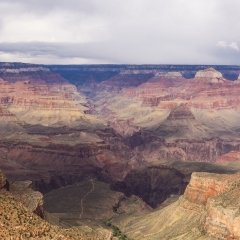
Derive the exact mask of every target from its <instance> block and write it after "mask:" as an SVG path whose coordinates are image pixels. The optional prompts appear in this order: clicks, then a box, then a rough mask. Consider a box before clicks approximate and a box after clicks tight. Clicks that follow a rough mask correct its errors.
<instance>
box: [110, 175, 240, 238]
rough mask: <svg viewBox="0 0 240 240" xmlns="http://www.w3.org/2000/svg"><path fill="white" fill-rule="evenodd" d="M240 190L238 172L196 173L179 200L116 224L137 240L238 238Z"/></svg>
mask: <svg viewBox="0 0 240 240" xmlns="http://www.w3.org/2000/svg"><path fill="white" fill-rule="evenodd" d="M239 189H240V188H239V173H237V174H234V175H220V174H209V173H193V174H192V178H191V181H190V183H189V185H188V186H187V189H186V191H185V193H184V195H183V196H182V197H180V198H179V200H178V201H176V202H174V203H172V204H170V205H168V206H166V207H165V208H160V209H157V210H155V211H154V212H152V213H149V214H148V215H144V216H139V217H131V216H130V217H129V216H126V218H123V217H122V218H119V219H117V218H116V219H114V220H113V224H115V225H117V226H118V227H120V228H121V229H122V230H123V231H125V232H126V233H127V234H128V236H130V237H133V238H134V239H151V240H152V239H189V240H190V239H191V240H193V239H239V238H240V233H239V229H240V228H239V224H240V215H239V211H238V209H239V201H238V199H239Z"/></svg>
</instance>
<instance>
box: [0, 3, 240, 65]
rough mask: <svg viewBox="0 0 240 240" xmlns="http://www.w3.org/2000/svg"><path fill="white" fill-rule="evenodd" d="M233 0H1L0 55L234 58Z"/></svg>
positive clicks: (87, 59) (171, 60)
mask: <svg viewBox="0 0 240 240" xmlns="http://www.w3.org/2000/svg"><path fill="white" fill-rule="evenodd" d="M239 9H240V1H237V0H194V1H189V0H131V1H127V0H121V1H120V0H101V1H99V0H71V1H65V0H51V1H47V0H41V1H38V0H11V1H8V0H1V2H0V61H22V62H35V63H46V64H49V63H50V64H51V63H64V64H71V63H131V64H134V63H135V64H239V56H240V55H239V54H240V53H239V44H240V31H239V29H240V15H239V12H238V10H239Z"/></svg>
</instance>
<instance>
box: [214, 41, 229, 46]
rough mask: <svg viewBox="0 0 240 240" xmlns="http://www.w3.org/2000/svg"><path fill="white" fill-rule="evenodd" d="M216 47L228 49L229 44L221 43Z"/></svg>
mask: <svg viewBox="0 0 240 240" xmlns="http://www.w3.org/2000/svg"><path fill="white" fill-rule="evenodd" d="M216 45H217V47H220V48H226V47H227V46H228V44H227V43H226V42H225V41H219V42H218V43H217V44H216Z"/></svg>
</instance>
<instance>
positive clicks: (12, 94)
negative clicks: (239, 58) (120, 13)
mask: <svg viewBox="0 0 240 240" xmlns="http://www.w3.org/2000/svg"><path fill="white" fill-rule="evenodd" d="M239 76H240V67H238V66H220V65H218V66H207V65H206V66H204V65H202V66H200V65H66V66H65V65H44V66H43V65H35V64H22V63H0V104H1V105H0V131H1V136H0V169H1V170H2V172H3V174H4V175H5V176H6V178H7V179H8V181H10V182H19V181H20V182H21V181H31V184H30V185H31V189H33V190H35V191H39V192H41V194H43V195H44V196H43V199H44V210H45V215H44V216H42V217H43V218H45V219H47V220H48V221H49V222H50V223H52V224H54V225H58V226H61V227H65V228H66V227H73V226H78V227H79V228H80V229H82V230H81V231H86V232H89V231H90V232H91V231H92V230H89V229H93V231H98V232H101V231H103V232H104V234H103V235H102V239H113V237H114V236H112V233H111V228H110V227H109V226H107V225H106V224H104V222H108V221H110V222H111V224H113V226H117V227H118V228H119V229H121V230H122V232H123V233H124V234H126V236H127V237H129V238H131V239H132V238H133V239H212V238H213V239H214V236H217V239H239V237H240V235H239V232H238V231H237V230H236V229H235V228H236V227H235V226H238V225H236V224H239V219H238V218H239V213H238V212H237V211H236V212H234V214H232V215H231V216H230V215H229V214H230V213H229V211H230V210H229V209H232V208H234V209H237V208H238V203H237V202H236V201H235V199H237V197H238V194H239V191H238V190H239V189H238V185H239V183H238V180H237V179H238V175H239V174H238V173H237V172H239V171H240V120H239V119H240V77H239ZM196 179H197V180H196ZM4 181H5V180H4ZM200 183H201V186H200V185H199V184H200ZM211 184H212V185H211ZM17 186H18V185H17ZM21 186H22V185H21ZM16 188H21V187H16ZM202 188H203V189H202ZM209 189H212V190H209ZM33 190H31V191H33ZM209 191H210V192H209ZM212 191H213V192H214V193H213V192H212ZM204 192H206V193H204ZM202 194H205V195H204V196H202ZM20 195H21V194H20ZM227 195H229V196H230V199H233V200H228V198H227ZM16 196H17V195H16ZM16 196H15V198H16V200H18V198H17V197H16ZM232 196H233V198H232ZM4 201H5V200H4ZM220 205H221V206H223V207H222V208H220V207H219V206H220ZM169 212H171V214H170V215H168V216H167V214H168V213H169ZM225 213H226V214H225ZM224 214H225V215H226V216H225V215H224ZM38 215H41V214H39V213H38ZM223 215H224V216H223ZM215 216H216V217H215ZM213 218H216V219H217V220H216V221H217V222H214V221H213V220H212V219H213ZM151 219H152V220H151ZM163 219H165V220H164V221H165V222H161V221H163ZM183 219H187V220H186V222H185V225H186V226H185V225H184V227H183V228H182V229H180V225H181V222H182V221H183ZM153 221H154V222H153ZM167 223H168V225H166V224H167ZM160 225H161V227H159V226H160ZM198 225H199V226H200V227H197V226H198ZM223 226H224V227H223ZM223 228H224V229H223ZM87 229H88V230H87ZM156 229H158V230H156ZM179 229H180V230H179ZM64 234H65V233H64ZM79 234H80V233H79ZM99 234H100V233H99ZM198 237H199V238H198ZM200 237H201V238H200ZM227 237H232V238H227ZM70 239H71V238H70ZM72 239H74V238H72ZM79 239H80V238H79ZM89 239H90V238H89ZM93 239H94V236H93Z"/></svg>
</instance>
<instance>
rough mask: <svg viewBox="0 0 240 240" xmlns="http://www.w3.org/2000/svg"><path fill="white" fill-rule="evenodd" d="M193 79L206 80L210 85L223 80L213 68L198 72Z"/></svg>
mask: <svg viewBox="0 0 240 240" xmlns="http://www.w3.org/2000/svg"><path fill="white" fill-rule="evenodd" d="M195 78H197V79H199V78H204V79H208V80H209V81H210V82H211V83H218V82H222V81H223V79H224V78H223V76H222V74H221V73H220V72H218V71H217V70H215V69H214V68H208V69H204V70H200V71H198V72H197V73H196V75H195Z"/></svg>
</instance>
